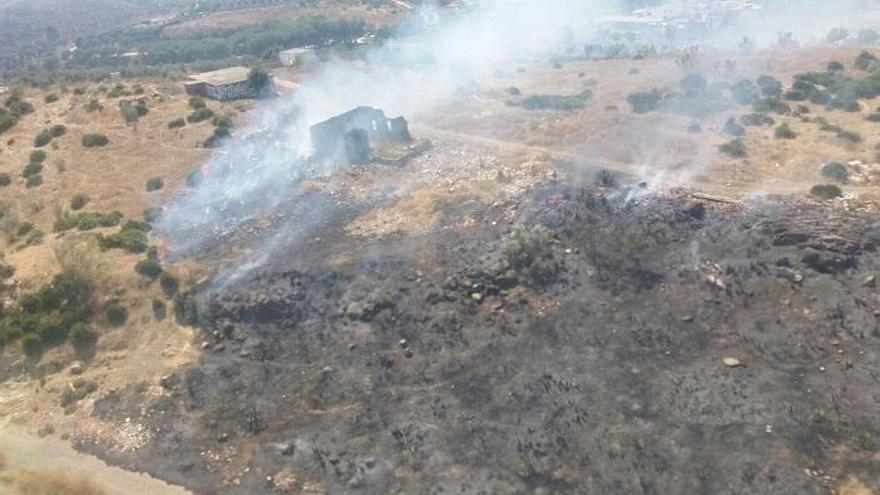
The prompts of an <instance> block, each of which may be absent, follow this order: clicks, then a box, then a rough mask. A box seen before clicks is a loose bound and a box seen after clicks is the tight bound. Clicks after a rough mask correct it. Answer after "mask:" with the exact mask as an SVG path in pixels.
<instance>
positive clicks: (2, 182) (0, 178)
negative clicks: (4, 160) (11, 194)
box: [0, 172, 12, 187]
mask: <svg viewBox="0 0 880 495" xmlns="http://www.w3.org/2000/svg"><path fill="white" fill-rule="evenodd" d="M9 184H12V178H11V177H9V174H7V173H5V172H4V173H0V187H6V186H8V185H9Z"/></svg>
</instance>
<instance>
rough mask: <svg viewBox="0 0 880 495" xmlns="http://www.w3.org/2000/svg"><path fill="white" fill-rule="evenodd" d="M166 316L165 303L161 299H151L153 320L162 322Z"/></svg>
mask: <svg viewBox="0 0 880 495" xmlns="http://www.w3.org/2000/svg"><path fill="white" fill-rule="evenodd" d="M167 314H168V306H166V305H165V301H163V300H161V299H153V318H155V319H156V320H157V321H162V320H164V319H165V316H166V315H167Z"/></svg>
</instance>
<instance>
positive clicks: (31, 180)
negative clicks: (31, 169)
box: [24, 174, 43, 189]
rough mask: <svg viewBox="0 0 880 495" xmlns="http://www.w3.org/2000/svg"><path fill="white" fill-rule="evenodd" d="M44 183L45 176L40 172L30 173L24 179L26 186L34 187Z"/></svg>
mask: <svg viewBox="0 0 880 495" xmlns="http://www.w3.org/2000/svg"><path fill="white" fill-rule="evenodd" d="M42 185H43V176H42V175H40V174H34V175H29V176H28V177H27V179H25V181H24V187H27V188H29V189H30V188H34V187H40V186H42Z"/></svg>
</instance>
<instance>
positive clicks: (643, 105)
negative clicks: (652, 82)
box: [626, 92, 660, 113]
mask: <svg viewBox="0 0 880 495" xmlns="http://www.w3.org/2000/svg"><path fill="white" fill-rule="evenodd" d="M626 101H627V103H629V104H630V106H632V111H633V112H635V113H649V112H653V111H654V110H656V109H657V107H658V106H659V105H660V97H659V96H658V95H657V94H656V93H654V92H639V93H631V94H630V95H629V96H627V97H626Z"/></svg>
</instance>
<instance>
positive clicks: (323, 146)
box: [309, 107, 412, 164]
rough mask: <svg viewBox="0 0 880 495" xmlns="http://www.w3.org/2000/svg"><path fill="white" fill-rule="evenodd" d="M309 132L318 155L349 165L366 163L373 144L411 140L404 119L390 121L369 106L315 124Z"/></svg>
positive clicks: (369, 158)
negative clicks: (342, 161)
mask: <svg viewBox="0 0 880 495" xmlns="http://www.w3.org/2000/svg"><path fill="white" fill-rule="evenodd" d="M309 133H310V135H311V138H312V147H313V148H315V153H316V155H317V156H319V157H321V158H324V159H330V160H344V161H346V162H347V163H350V164H359V163H367V162H369V161H370V160H371V159H372V146H374V145H376V144H383V143H407V142H409V141H411V140H412V136H410V133H409V126H408V124H407V122H406V119H404V118H403V117H397V118H394V119H389V118H387V117H385V112H383V111H382V110H379V109H376V108H371V107H357V108H355V109H354V110H350V111H348V112H345V113H343V114H341V115H337V116H336V117H333V118H331V119H328V120H325V121H324V122H321V123H318V124H315V125H313V126H312V127H311V128H310V129H309Z"/></svg>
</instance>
